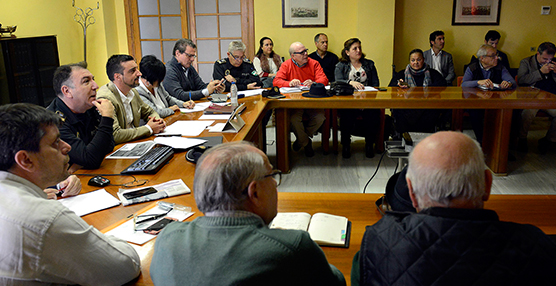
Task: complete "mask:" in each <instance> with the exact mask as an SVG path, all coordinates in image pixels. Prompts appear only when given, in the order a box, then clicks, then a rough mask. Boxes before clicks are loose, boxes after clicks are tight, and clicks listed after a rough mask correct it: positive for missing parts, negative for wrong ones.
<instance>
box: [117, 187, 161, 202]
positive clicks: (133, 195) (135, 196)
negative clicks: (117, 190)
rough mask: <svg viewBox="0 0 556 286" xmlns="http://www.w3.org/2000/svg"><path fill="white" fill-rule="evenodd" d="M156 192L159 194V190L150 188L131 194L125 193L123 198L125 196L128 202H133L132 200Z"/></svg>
mask: <svg viewBox="0 0 556 286" xmlns="http://www.w3.org/2000/svg"><path fill="white" fill-rule="evenodd" d="M156 192H157V190H156V189H155V188H153V187H148V188H144V189H140V190H137V191H133V192H129V193H124V194H123V196H124V198H126V199H128V200H131V199H134V198H138V197H142V196H146V195H148V194H154V193H156Z"/></svg>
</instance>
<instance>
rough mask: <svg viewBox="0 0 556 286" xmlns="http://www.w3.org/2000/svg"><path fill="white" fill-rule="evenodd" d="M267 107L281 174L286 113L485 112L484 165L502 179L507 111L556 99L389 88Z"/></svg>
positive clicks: (532, 93)
mask: <svg viewBox="0 0 556 286" xmlns="http://www.w3.org/2000/svg"><path fill="white" fill-rule="evenodd" d="M267 108H268V109H275V115H276V158H277V164H276V165H277V168H278V169H280V170H282V172H289V170H290V162H289V150H290V131H289V125H290V123H289V116H288V110H289V109H299V108H319V109H337V108H346V109H360V108H398V109H410V108H415V109H486V112H485V130H484V138H483V143H482V147H483V151H484V152H485V155H486V159H487V165H488V166H489V167H490V169H491V170H492V171H493V172H494V173H496V174H498V175H505V174H506V173H507V162H508V146H509V136H510V127H511V120H512V110H513V109H533V108H534V109H543V108H544V109H546V108H556V95H554V94H551V93H549V92H545V91H542V90H539V89H535V88H530V87H518V88H517V89H513V90H508V91H484V90H481V89H479V88H461V87H429V88H423V87H415V88H408V89H402V88H398V87H393V88H392V87H389V88H388V89H387V91H378V92H377V91H373V92H369V91H367V92H355V94H354V96H333V97H327V98H307V97H303V96H302V95H301V94H300V93H296V94H287V95H286V98H284V99H280V100H270V101H268V103H267Z"/></svg>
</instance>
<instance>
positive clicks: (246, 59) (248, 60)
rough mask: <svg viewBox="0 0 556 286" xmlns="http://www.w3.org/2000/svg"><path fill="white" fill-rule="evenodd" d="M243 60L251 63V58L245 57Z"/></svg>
mask: <svg viewBox="0 0 556 286" xmlns="http://www.w3.org/2000/svg"><path fill="white" fill-rule="evenodd" d="M243 62H245V63H248V64H250V63H251V60H250V59H248V58H245V59H243Z"/></svg>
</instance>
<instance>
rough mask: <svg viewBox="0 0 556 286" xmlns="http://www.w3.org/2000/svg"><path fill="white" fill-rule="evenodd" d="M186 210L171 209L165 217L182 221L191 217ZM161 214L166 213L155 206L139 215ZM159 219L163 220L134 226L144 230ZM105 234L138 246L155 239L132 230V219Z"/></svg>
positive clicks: (153, 236)
mask: <svg viewBox="0 0 556 286" xmlns="http://www.w3.org/2000/svg"><path fill="white" fill-rule="evenodd" d="M188 209H189V211H187V210H186V211H183V210H178V209H173V210H172V211H170V212H169V213H168V214H167V215H166V216H165V217H171V218H175V219H177V220H178V221H183V220H185V219H186V218H188V217H190V216H192V215H193V212H191V208H188ZM162 213H166V211H165V210H164V209H162V208H160V207H159V206H158V205H157V206H156V207H154V208H152V209H150V210H148V211H146V212H144V213H142V214H141V215H148V214H162ZM161 219H163V217H161V218H160V219H157V220H151V221H149V222H147V223H144V224H145V225H142V224H141V225H135V227H136V228H137V229H144V228H147V227H148V226H150V225H153V224H155V223H157V222H158V221H159V220H161ZM106 234H107V235H113V236H115V237H117V238H121V239H123V240H125V241H128V242H132V243H135V244H140V245H141V244H144V243H146V242H148V241H149V240H151V239H153V238H155V237H156V235H153V234H148V233H144V232H143V231H141V230H139V231H136V230H135V228H134V223H133V219H130V220H128V221H126V222H124V223H123V224H122V225H120V226H118V227H116V228H114V229H112V230H110V231H108V232H106Z"/></svg>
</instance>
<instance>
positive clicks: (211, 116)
mask: <svg viewBox="0 0 556 286" xmlns="http://www.w3.org/2000/svg"><path fill="white" fill-rule="evenodd" d="M230 116H232V115H231V114H203V115H202V116H201V117H199V120H228V119H230Z"/></svg>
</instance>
